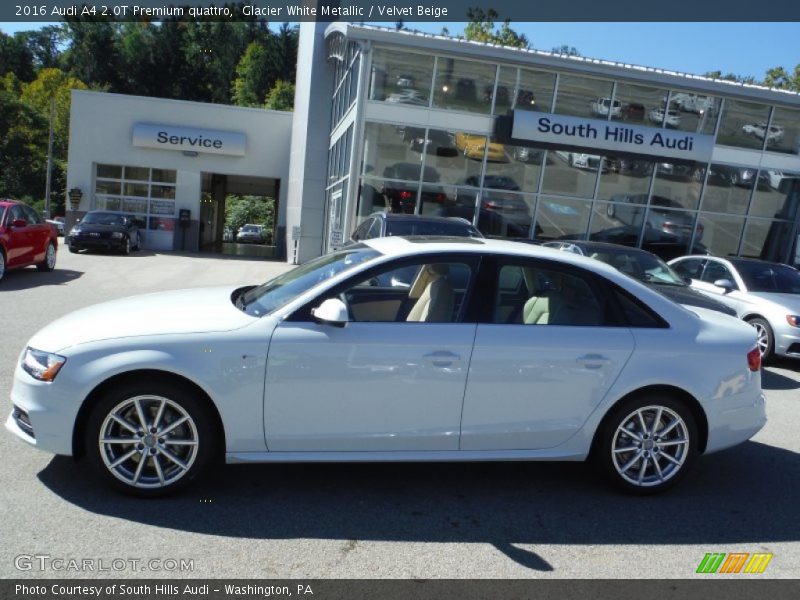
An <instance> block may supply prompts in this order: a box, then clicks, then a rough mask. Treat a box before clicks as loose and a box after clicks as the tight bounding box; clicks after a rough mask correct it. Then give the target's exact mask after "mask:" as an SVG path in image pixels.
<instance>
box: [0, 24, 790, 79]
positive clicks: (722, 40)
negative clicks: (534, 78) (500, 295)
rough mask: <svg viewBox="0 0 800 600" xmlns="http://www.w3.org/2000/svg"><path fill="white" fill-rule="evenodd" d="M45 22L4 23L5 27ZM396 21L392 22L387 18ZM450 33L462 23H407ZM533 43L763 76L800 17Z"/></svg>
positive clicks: (580, 29) (781, 54)
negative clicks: (795, 20)
mask: <svg viewBox="0 0 800 600" xmlns="http://www.w3.org/2000/svg"><path fill="white" fill-rule="evenodd" d="M45 24H46V23H0V30H2V31H4V32H6V33H13V32H15V31H24V30H27V29H36V28H38V27H41V26H42V25H45ZM382 25H387V26H393V25H394V24H393V23H382ZM406 25H407V26H408V28H409V29H419V30H421V31H425V32H428V33H440V32H441V30H442V27H447V28H448V29H449V31H450V34H451V35H456V34H457V33H460V32H461V31H462V30H463V26H464V24H463V23H441V22H439V23H416V22H414V23H411V22H409V23H407V24H406ZM511 26H512V28H513V29H515V30H516V31H518V32H519V33H524V34H525V35H526V36H527V37H528V40H529V41H530V42H531V44H532V45H533V47H534V48H536V49H539V50H551V49H552V48H554V47H560V46H561V45H563V44H566V45H568V46H574V47H575V48H577V49H578V51H579V52H580V53H581V54H582V55H583V56H588V57H591V58H599V59H604V60H614V61H619V62H626V63H631V64H636V65H642V66H646V67H657V68H662V69H669V70H674V71H680V72H684V73H692V74H696V75H702V74H703V73H705V72H708V71H717V70H719V71H722V72H723V74H726V73H729V72H730V73H735V74H737V75H742V76H748V75H751V76H753V77H755V78H756V79H758V80H760V79H763V77H764V73H765V72H766V71H767V69H769V68H771V67H774V66H783V67H785V68H786V69H787V71H790V72H791V71H792V70H793V69H794V67H795V65H797V64H800V23H523V22H520V23H515V22H512V24H511Z"/></svg>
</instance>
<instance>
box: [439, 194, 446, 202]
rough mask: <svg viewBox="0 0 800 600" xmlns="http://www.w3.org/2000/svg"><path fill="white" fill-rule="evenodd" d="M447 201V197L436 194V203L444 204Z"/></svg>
mask: <svg viewBox="0 0 800 600" xmlns="http://www.w3.org/2000/svg"><path fill="white" fill-rule="evenodd" d="M446 199H447V196H445V195H444V194H436V202H444V201H445V200H446Z"/></svg>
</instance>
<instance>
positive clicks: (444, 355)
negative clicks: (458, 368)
mask: <svg viewBox="0 0 800 600" xmlns="http://www.w3.org/2000/svg"><path fill="white" fill-rule="evenodd" d="M422 358H424V359H425V360H426V361H428V362H429V363H431V364H433V366H434V367H449V366H450V365H452V364H453V363H454V362H457V361H460V360H461V357H460V356H459V355H458V354H454V353H453V352H448V351H447V350H437V351H436V352H431V353H430V354H426V355H424V356H423V357H422Z"/></svg>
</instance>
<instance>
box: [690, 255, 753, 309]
mask: <svg viewBox="0 0 800 600" xmlns="http://www.w3.org/2000/svg"><path fill="white" fill-rule="evenodd" d="M720 279H727V280H728V281H730V282H731V283H732V284H733V289H730V290H729V289H725V288H723V287H720V286H718V285H715V284H714V282H715V281H719V280H720ZM692 287H693V288H696V289H697V290H698V291H700V292H703V293H704V294H706V295H707V296H709V297H711V298H714V299H715V300H719V301H720V302H722V303H723V304H725V305H726V306H730V307H731V308H732V309H733V310H735V311H736V314H737V315H742V314H744V313H745V312H747V307H748V306H750V305H751V304H752V303H751V302H750V301H749V300H748V299H747V295H746V293H744V292H743V291H742V288H741V285H740V283H739V282H738V280H737V277H736V276H735V275H734V273H733V271H732V270H731V269H730V268H729V267H728V266H727V265H726V264H725V263H724V262H722V261H720V260H716V259H713V258H709V259H707V260H706V264H705V267H704V268H703V272H702V274H701V275H700V279H693V280H692Z"/></svg>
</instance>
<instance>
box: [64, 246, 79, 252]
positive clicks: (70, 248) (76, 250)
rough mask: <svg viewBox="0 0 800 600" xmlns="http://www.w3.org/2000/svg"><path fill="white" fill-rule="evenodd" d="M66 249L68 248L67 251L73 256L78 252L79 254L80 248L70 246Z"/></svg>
mask: <svg viewBox="0 0 800 600" xmlns="http://www.w3.org/2000/svg"><path fill="white" fill-rule="evenodd" d="M67 248H69V251H70V252H72V253H73V254H77V253H78V252H80V248H78V247H76V246H71V245H70V246H67Z"/></svg>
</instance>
